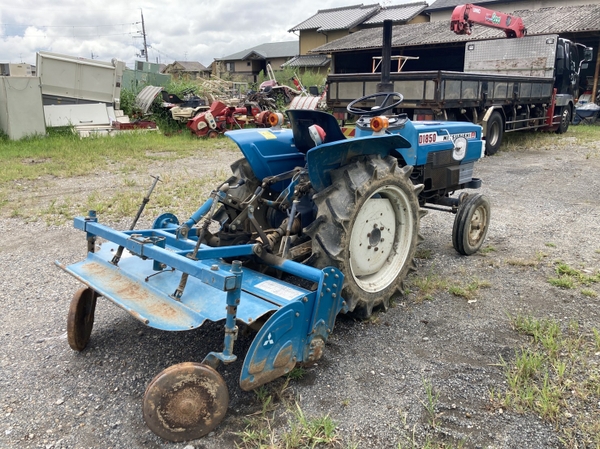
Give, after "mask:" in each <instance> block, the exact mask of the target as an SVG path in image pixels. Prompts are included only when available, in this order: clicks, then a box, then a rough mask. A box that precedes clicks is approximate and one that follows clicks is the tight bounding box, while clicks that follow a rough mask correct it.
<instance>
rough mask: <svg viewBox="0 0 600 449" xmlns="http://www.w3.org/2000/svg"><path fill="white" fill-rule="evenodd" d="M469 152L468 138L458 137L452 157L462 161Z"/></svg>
mask: <svg viewBox="0 0 600 449" xmlns="http://www.w3.org/2000/svg"><path fill="white" fill-rule="evenodd" d="M466 154H467V139H465V138H464V137H457V138H456V140H455V141H454V151H453V152H452V157H453V158H454V160H455V161H462V160H463V159H464V158H465V155H466Z"/></svg>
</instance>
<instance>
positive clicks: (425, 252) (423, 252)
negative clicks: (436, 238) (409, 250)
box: [415, 248, 433, 260]
mask: <svg viewBox="0 0 600 449" xmlns="http://www.w3.org/2000/svg"><path fill="white" fill-rule="evenodd" d="M432 254H433V253H432V251H431V250H430V249H424V248H417V251H416V253H415V259H425V260H427V259H431V255H432Z"/></svg>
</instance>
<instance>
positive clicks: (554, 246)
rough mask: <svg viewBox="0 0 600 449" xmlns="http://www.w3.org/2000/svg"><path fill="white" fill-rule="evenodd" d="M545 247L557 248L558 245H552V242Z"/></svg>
mask: <svg viewBox="0 0 600 449" xmlns="http://www.w3.org/2000/svg"><path fill="white" fill-rule="evenodd" d="M545 245H546V246H547V247H548V248H556V244H555V243H552V242H546V243H545Z"/></svg>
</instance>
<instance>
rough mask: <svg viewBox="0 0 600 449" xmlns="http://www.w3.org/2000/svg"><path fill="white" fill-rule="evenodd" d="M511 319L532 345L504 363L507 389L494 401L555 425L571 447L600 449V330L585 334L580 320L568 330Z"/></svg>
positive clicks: (541, 322) (493, 394)
mask: <svg viewBox="0 0 600 449" xmlns="http://www.w3.org/2000/svg"><path fill="white" fill-rule="evenodd" d="M509 318H510V321H511V324H512V326H513V328H514V329H515V330H516V331H517V332H519V333H522V334H525V335H528V336H530V337H531V341H530V342H529V343H528V344H527V345H526V346H524V347H523V348H521V349H519V350H518V351H517V352H516V354H515V357H514V359H513V360H510V361H506V360H503V359H501V366H503V369H504V374H505V378H506V384H507V387H506V391H504V392H499V391H495V392H491V395H490V397H491V399H492V401H493V402H496V403H497V404H499V405H501V406H503V407H507V408H511V409H513V410H516V411H517V412H520V413H526V412H533V413H535V414H536V415H538V416H540V417H542V419H544V420H546V421H548V422H551V423H553V424H554V426H555V428H556V429H557V431H558V432H559V434H560V436H561V439H562V440H563V443H564V444H565V446H566V447H598V446H599V445H600V434H599V433H598V430H599V429H600V427H599V426H598V414H597V412H596V410H597V407H598V401H599V400H600V368H599V366H598V363H597V361H596V359H597V355H596V353H597V352H598V350H599V349H600V332H598V331H597V330H596V329H591V331H585V330H582V329H581V328H580V326H579V323H578V322H577V321H574V320H571V321H570V322H569V323H568V325H567V326H566V328H565V329H563V328H561V325H560V323H559V322H557V321H555V320H552V319H538V318H534V317H531V316H516V317H509ZM590 410H594V412H592V413H590V412H589V411H590Z"/></svg>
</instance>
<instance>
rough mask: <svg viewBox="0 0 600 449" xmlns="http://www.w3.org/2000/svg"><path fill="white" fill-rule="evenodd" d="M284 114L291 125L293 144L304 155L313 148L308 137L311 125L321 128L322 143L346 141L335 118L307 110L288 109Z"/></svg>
mask: <svg viewBox="0 0 600 449" xmlns="http://www.w3.org/2000/svg"><path fill="white" fill-rule="evenodd" d="M286 114H287V116H288V119H289V121H290V124H291V125H292V131H293V133H294V144H295V145H296V148H297V149H298V151H300V152H301V153H304V154H306V153H307V152H308V150H310V149H311V148H313V147H314V146H315V142H314V141H313V140H312V138H311V137H310V133H309V131H308V127H309V126H311V125H318V126H320V127H321V128H323V130H324V131H325V140H324V141H323V143H329V142H337V141H338V140H346V136H344V133H343V132H342V130H341V129H340V125H339V124H338V122H337V120H336V119H335V117H334V116H333V115H331V114H328V113H327V112H322V111H313V110H308V109H288V110H287V111H286Z"/></svg>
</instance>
